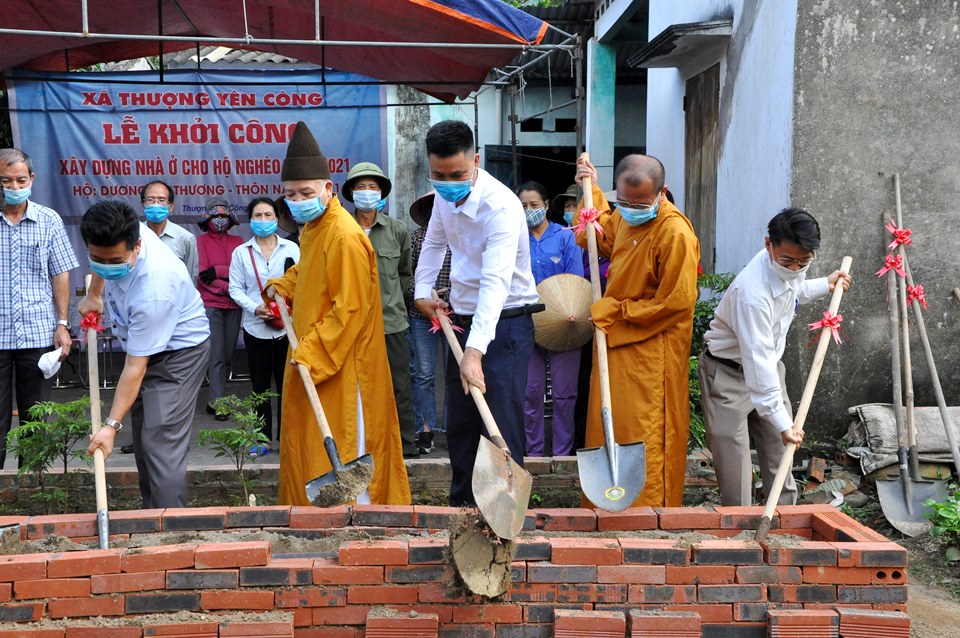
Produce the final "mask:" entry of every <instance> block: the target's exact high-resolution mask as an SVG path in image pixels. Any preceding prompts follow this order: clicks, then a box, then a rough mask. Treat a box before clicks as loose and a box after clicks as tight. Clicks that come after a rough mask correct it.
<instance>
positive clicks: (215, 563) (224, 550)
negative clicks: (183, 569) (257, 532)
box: [194, 541, 270, 569]
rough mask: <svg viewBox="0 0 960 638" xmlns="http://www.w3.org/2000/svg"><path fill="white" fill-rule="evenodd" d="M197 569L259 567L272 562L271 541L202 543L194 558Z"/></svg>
mask: <svg viewBox="0 0 960 638" xmlns="http://www.w3.org/2000/svg"><path fill="white" fill-rule="evenodd" d="M194 561H195V562H194V565H195V566H196V568H197V569H218V568H224V567H258V566H261V565H266V564H267V563H268V562H269V561H270V543H269V541H249V542H240V543H201V544H200V546H199V547H197V553H196V554H195V556H194Z"/></svg>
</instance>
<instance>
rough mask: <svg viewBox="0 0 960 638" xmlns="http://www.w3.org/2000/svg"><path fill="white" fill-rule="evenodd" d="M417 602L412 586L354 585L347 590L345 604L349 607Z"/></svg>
mask: <svg viewBox="0 0 960 638" xmlns="http://www.w3.org/2000/svg"><path fill="white" fill-rule="evenodd" d="M417 601H418V597H417V588H416V587H415V586H413V585H354V586H352V587H350V588H349V589H348V590H347V603H349V604H351V605H382V604H387V603H401V604H408V605H412V604H413V603H416V602H417Z"/></svg>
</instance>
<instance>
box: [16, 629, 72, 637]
mask: <svg viewBox="0 0 960 638" xmlns="http://www.w3.org/2000/svg"><path fill="white" fill-rule="evenodd" d="M65 631H66V630H64V629H0V638H63V634H64V632H65Z"/></svg>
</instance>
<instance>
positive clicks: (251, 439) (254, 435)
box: [198, 390, 277, 503]
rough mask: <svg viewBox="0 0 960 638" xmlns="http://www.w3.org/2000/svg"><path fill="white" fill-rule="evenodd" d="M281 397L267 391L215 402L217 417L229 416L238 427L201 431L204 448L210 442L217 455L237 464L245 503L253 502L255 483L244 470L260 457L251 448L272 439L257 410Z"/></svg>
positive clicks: (235, 465)
mask: <svg viewBox="0 0 960 638" xmlns="http://www.w3.org/2000/svg"><path fill="white" fill-rule="evenodd" d="M275 396H277V394H276V393H275V392H271V391H270V390H267V391H266V392H261V393H259V394H258V393H256V392H251V393H250V394H249V395H248V396H247V397H246V398H245V399H241V398H240V397H238V396H235V395H229V396H225V397H220V398H219V399H214V401H213V409H214V410H216V412H217V414H220V415H226V416H227V417H228V418H229V419H231V420H232V421H234V422H236V423H237V427H235V428H227V429H216V430H208V429H203V430H200V433H199V438H198V444H199V445H200V446H201V447H202V446H204V445H207V444H208V443H209V444H210V445H211V446H212V447H213V449H214V456H223V457H226V458H228V459H230V460H231V461H232V462H233V465H234V467H235V468H237V478H238V480H239V481H240V485H241V486H242V487H243V502H244V503H248V502H249V500H250V488H251V487H252V483H253V481H250V480H249V479H247V477H246V476H244V474H243V469H244V467H245V466H246V464H247V461H249V460H250V459H251V458H253V459H254V460H256V458H258V457H255V456H254V457H251V456H250V449H251V448H253V447H256V446H257V445H262V444H264V443H270V439H268V438H267V437H266V435H265V434H264V433H263V432H262V428H263V419H262V418H261V417H260V415H259V414H257V407H258V406H259V405H260V404H262V403H263V402H265V401H268V400H269V399H270V397H275Z"/></svg>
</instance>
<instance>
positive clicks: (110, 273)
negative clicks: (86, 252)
mask: <svg viewBox="0 0 960 638" xmlns="http://www.w3.org/2000/svg"><path fill="white" fill-rule="evenodd" d="M87 261H89V262H90V270H92V271H93V272H95V273H97V274H98V275H100V276H101V277H103V278H104V279H105V280H107V281H116V280H117V279H122V278H123V277H126V276H127V274H128V273H129V272H130V271H131V270H133V267H132V266H131V265H130V260H129V259H128V260H127V261H126V262H124V263H122V264H101V263H99V262H96V261H93V260H92V259H90V257H87Z"/></svg>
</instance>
